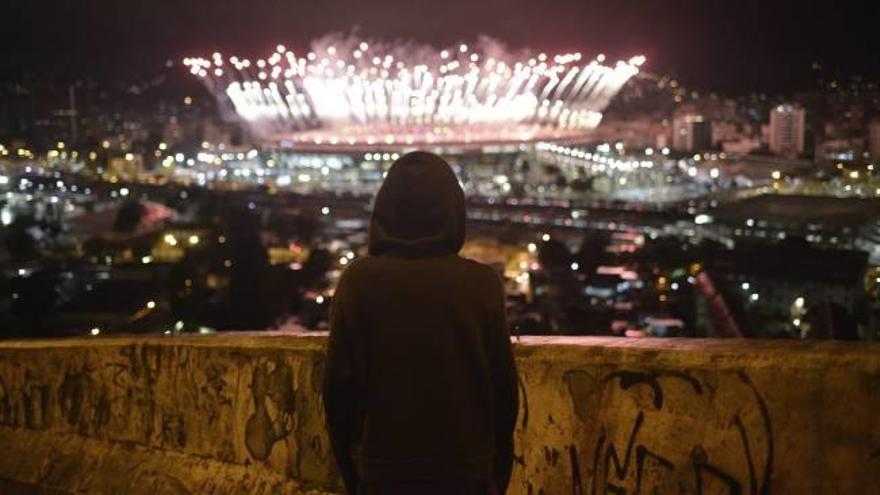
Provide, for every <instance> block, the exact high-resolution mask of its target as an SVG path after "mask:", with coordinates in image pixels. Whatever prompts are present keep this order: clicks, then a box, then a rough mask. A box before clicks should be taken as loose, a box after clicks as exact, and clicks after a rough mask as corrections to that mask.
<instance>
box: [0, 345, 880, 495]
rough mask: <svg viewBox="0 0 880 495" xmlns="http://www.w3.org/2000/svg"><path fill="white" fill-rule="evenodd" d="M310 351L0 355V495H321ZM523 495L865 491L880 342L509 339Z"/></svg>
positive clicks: (871, 461)
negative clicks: (517, 381)
mask: <svg viewBox="0 0 880 495" xmlns="http://www.w3.org/2000/svg"><path fill="white" fill-rule="evenodd" d="M322 347H323V338H321V337H254V336H236V335H233V336H228V335H227V336H212V337H190V338H170V337H169V338H117V339H77V340H61V341H39V342H12V343H4V344H0V448H2V450H3V453H2V454H0V493H73V492H76V493H133V494H140V493H143V494H147V493H168V494H188V493H192V494H198V493H217V494H224V493H258V494H270V493H272V494H274V493H302V494H306V493H309V494H311V493H324V492H334V491H335V490H336V489H338V487H339V485H338V482H337V481H336V476H335V474H334V468H333V463H332V458H331V455H330V451H329V446H328V441H327V436H326V433H325V432H324V429H323V424H322V417H323V412H322V409H321V404H320V401H319V390H320V376H321V366H322V357H323V353H322ZM517 363H518V366H519V370H520V375H521V378H522V389H521V394H522V397H523V400H522V401H521V402H522V409H521V411H520V417H519V421H518V434H517V460H516V462H517V465H516V467H515V471H514V478H513V482H512V487H511V490H510V493H512V494H524V495H525V494H529V495H538V494H542V493H543V494H546V495H562V494H575V495H578V494H595V493H603V494H604V493H619V494H634V493H646V494H648V493H650V494H654V493H656V494H672V493H674V494H678V493H683V494H700V493H705V494H710V493H711V494H739V493H742V494H769V493H784V494H793V493H798V494H806V493H880V346H878V345H877V344H866V343H857V344H843V343H804V342H787V341H775V342H772V341H733V340H724V341H706V340H659V339H641V340H633V339H629V340H624V339H605V338H537V337H532V338H523V340H522V341H521V342H520V343H519V344H518V345H517Z"/></svg>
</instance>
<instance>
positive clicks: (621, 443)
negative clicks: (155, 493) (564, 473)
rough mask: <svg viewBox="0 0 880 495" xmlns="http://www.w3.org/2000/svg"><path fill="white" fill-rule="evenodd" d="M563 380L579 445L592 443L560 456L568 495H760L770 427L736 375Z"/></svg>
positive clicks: (769, 464) (575, 375)
mask: <svg viewBox="0 0 880 495" xmlns="http://www.w3.org/2000/svg"><path fill="white" fill-rule="evenodd" d="M564 380H565V382H566V386H567V388H568V391H569V395H570V397H571V399H572V405H573V407H574V412H575V416H576V417H577V418H578V422H579V423H580V424H581V426H582V427H583V428H585V429H586V430H587V432H588V435H587V436H586V438H592V439H594V441H593V442H592V444H583V445H579V444H574V445H570V446H569V448H568V449H569V462H570V465H571V470H572V474H571V479H572V485H573V486H572V493H573V494H575V495H585V494H590V495H595V494H599V493H601V494H615V495H629V494H639V493H685V494H704V493H706V494H708V493H720V494H730V495H739V494H752V495H766V494H768V493H770V477H771V476H772V472H773V458H774V452H773V450H774V440H773V426H772V423H771V418H770V414H769V411H768V409H767V405H766V402H765V401H764V399H763V397H762V396H761V394H760V393H759V391H758V389H757V388H756V387H755V385H754V384H753V383H752V381H751V380H750V379H749V377H748V375H746V374H745V373H743V372H740V373H738V374H736V375H735V376H733V377H730V378H729V379H726V380H725V379H720V380H719V379H718V378H717V376H716V377H714V378H713V379H712V380H708V379H706V378H700V377H697V376H695V375H693V374H690V373H680V372H670V371H664V372H659V371H641V370H623V371H614V372H611V373H608V374H606V375H604V376H601V377H599V378H596V377H594V376H593V375H591V374H590V373H588V372H586V371H583V370H570V371H568V372H566V373H565V375H564ZM670 439H673V440H672V441H670Z"/></svg>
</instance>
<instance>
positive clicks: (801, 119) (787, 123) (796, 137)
mask: <svg viewBox="0 0 880 495" xmlns="http://www.w3.org/2000/svg"><path fill="white" fill-rule="evenodd" d="M805 130H806V111H805V110H804V109H803V107H799V106H795V105H787V104H786V105H779V106H778V107H776V108H774V109H773V110H772V111H771V112H770V152H771V153H773V154H776V155H782V156H790V157H796V156H798V155H800V154H801V153H803V152H804V134H805Z"/></svg>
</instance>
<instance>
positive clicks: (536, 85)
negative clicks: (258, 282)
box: [184, 35, 645, 147]
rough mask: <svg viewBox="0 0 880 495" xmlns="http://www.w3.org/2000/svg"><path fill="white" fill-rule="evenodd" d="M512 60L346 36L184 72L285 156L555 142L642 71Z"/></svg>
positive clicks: (596, 115)
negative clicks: (298, 149)
mask: <svg viewBox="0 0 880 495" xmlns="http://www.w3.org/2000/svg"><path fill="white" fill-rule="evenodd" d="M644 61H645V59H644V57H641V56H637V57H633V58H631V59H629V60H628V61H618V62H617V63H615V64H613V65H606V64H605V56H604V55H599V56H597V57H595V58H594V59H592V60H586V59H585V58H584V57H582V55H581V54H580V53H563V54H556V55H548V54H546V53H538V54H531V53H529V52H526V51H522V52H517V53H512V52H510V51H508V50H506V49H505V48H504V46H503V45H502V44H500V43H499V42H497V41H495V40H493V39H490V38H486V37H481V38H480V39H479V40H478V41H477V43H475V44H474V45H473V46H469V45H467V44H464V43H462V44H460V45H458V46H454V47H449V48H445V49H441V50H437V49H434V48H432V47H430V46H426V45H418V44H414V43H383V42H371V41H367V40H362V39H359V38H356V37H354V36H336V35H330V36H326V37H324V38H321V39H319V40H316V41H314V42H313V43H312V45H311V50H310V51H309V52H308V53H304V54H296V53H294V52H293V51H292V50H288V49H287V48H286V47H284V46H283V45H279V46H278V47H277V48H276V50H275V51H274V52H273V53H272V54H271V55H270V56H269V57H267V58H265V59H258V60H256V61H253V62H252V61H251V60H250V59H247V58H239V57H235V56H233V57H229V58H228V59H227V58H226V57H224V56H223V55H222V54H220V53H214V54H213V55H212V56H211V57H209V58H201V57H191V58H186V59H185V60H184V64H185V65H186V66H187V67H188V68H189V70H190V72H191V73H192V74H194V75H196V76H198V77H200V78H201V80H202V81H203V82H204V83H205V85H206V86H207V87H208V88H209V89H210V90H211V91H212V92H213V93H214V94H215V95H216V96H217V97H218V99H220V100H221V102H223V103H224V104H231V107H232V108H234V110H235V112H236V113H237V114H238V115H239V116H240V117H241V118H242V119H243V120H244V121H246V122H247V123H248V124H249V126H250V127H251V129H252V130H253V131H254V133H255V134H257V135H258V136H260V137H262V138H263V139H268V140H273V141H277V142H279V143H281V144H286V145H290V146H336V147H345V146H353V147H364V146H367V147H372V146H387V145H414V144H436V145H443V144H487V143H505V142H522V141H530V142H531V141H537V140H547V139H565V138H573V137H577V136H582V135H584V134H585V133H586V132H588V131H589V130H590V129H593V128H594V127H596V126H597V125H598V124H599V122H600V120H601V119H602V111H603V110H604V109H605V107H606V106H607V105H608V103H609V102H610V101H611V99H612V98H613V97H614V95H616V94H617V92H618V91H619V90H620V88H621V87H622V86H623V85H624V84H625V83H626V82H627V81H628V80H629V78H631V77H632V76H634V75H635V74H637V73H638V70H639V66H641V65H642V64H643V63H644Z"/></svg>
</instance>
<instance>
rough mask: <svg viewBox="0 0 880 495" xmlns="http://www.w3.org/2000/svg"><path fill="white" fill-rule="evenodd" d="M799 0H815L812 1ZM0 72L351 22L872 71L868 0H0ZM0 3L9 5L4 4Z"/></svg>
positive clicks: (739, 68)
mask: <svg viewBox="0 0 880 495" xmlns="http://www.w3.org/2000/svg"><path fill="white" fill-rule="evenodd" d="M812 3H815V4H821V6H813V5H811V4H812ZM4 4H5V5H4V6H3V7H2V12H3V14H4V15H0V43H2V48H0V50H2V53H0V64H2V65H0V80H2V79H5V80H11V79H15V78H19V77H21V76H22V75H23V74H29V75H30V76H31V77H36V78H70V77H81V76H93V77H114V78H115V77H120V76H135V75H138V74H148V73H150V72H154V71H155V70H157V69H158V68H159V67H160V66H161V64H162V63H163V62H164V61H165V60H166V59H169V58H171V59H174V60H175V61H179V60H180V59H181V58H182V57H184V56H186V55H208V54H210V53H211V52H212V51H214V50H215V49H220V50H221V51H223V52H224V53H227V54H232V52H235V53H237V54H239V55H245V56H254V57H259V56H262V55H264V54H265V53H266V51H267V50H269V49H271V47H274V46H275V45H276V44H278V43H284V44H286V45H288V46H291V47H294V48H296V47H305V46H307V43H308V41H309V40H311V39H312V38H315V37H318V36H320V35H323V34H325V33H327V32H330V31H342V32H348V31H350V30H351V29H352V28H353V27H355V26H357V27H359V29H360V33H362V34H363V35H365V36H367V37H379V38H391V39H394V38H414V39H417V40H421V41H424V42H429V43H433V44H438V45H440V44H444V45H445V44H451V43H454V42H456V41H459V40H463V41H469V40H473V39H474V38H475V37H476V36H477V35H478V34H488V35H491V36H494V37H496V38H499V39H501V40H503V41H505V42H507V43H508V44H509V45H511V46H512V47H533V48H535V49H540V50H548V51H557V50H558V51H569V50H571V51H573V50H580V51H583V52H584V53H585V54H589V55H593V54H596V53H600V52H604V53H607V54H609V55H611V56H615V57H624V56H626V57H628V56H630V55H635V54H644V55H646V56H647V57H648V64H647V65H646V67H645V69H646V70H648V71H652V72H667V71H674V72H675V73H676V74H678V75H679V76H680V77H681V79H682V81H683V82H684V83H685V84H686V85H688V86H690V87H694V88H698V89H703V90H710V89H711V90H719V91H722V92H727V93H743V92H747V91H753V90H766V91H771V92H775V91H788V90H793V89H800V88H808V87H811V85H812V84H813V81H814V79H815V75H814V74H811V68H810V65H811V64H812V62H820V63H821V64H823V66H824V67H826V68H827V69H828V70H831V71H833V72H837V73H840V74H843V75H845V76H853V75H862V76H865V77H867V78H868V79H873V80H877V79H880V1H877V0H863V1H860V2H857V1H842V0H841V1H835V2H831V1H827V2H810V1H808V0H799V1H795V0H779V1H773V0H764V1H758V0H738V1H737V0H654V1H637V0H613V1H612V0H606V1H593V0H547V1H540V0H530V1H522V0H467V1H445V2H444V1H420V0H299V1H294V0H149V1H147V0H82V1H74V0H8V1H6V2H4ZM10 14H11V15H10Z"/></svg>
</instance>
